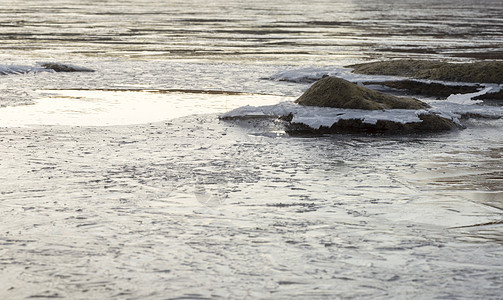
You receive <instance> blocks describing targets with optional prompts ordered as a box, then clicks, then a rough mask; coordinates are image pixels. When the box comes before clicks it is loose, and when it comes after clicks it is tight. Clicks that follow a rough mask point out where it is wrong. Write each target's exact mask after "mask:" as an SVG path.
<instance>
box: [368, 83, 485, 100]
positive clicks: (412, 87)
mask: <svg viewBox="0 0 503 300" xmlns="http://www.w3.org/2000/svg"><path fill="white" fill-rule="evenodd" d="M364 84H365V85H382V86H386V87H390V88H393V89H397V90H402V91H406V93H407V94H410V95H423V96H428V97H437V99H438V98H447V97H449V96H450V95H452V94H466V93H475V92H477V91H478V90H479V89H480V85H448V84H441V83H426V82H421V81H416V80H398V81H382V82H365V83H364Z"/></svg>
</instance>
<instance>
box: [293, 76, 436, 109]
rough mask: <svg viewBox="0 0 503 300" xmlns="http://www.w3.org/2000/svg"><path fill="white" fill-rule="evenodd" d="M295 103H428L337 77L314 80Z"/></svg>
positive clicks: (414, 105)
mask: <svg viewBox="0 0 503 300" xmlns="http://www.w3.org/2000/svg"><path fill="white" fill-rule="evenodd" d="M296 103H298V104H301V105H306V106H321V107H336V108H351V109H366V110H376V109H424V108H428V107H429V106H428V104H426V103H424V102H422V101H419V100H417V99H414V98H403V97H396V96H393V95H388V94H384V93H380V92H377V91H374V90H371V89H368V88H366V87H363V86H358V85H356V84H354V83H352V82H349V81H347V80H344V79H342V78H337V77H325V78H323V79H321V80H318V81H317V82H315V83H314V84H313V85H312V86H311V87H310V88H309V89H308V90H307V91H306V92H305V93H304V94H303V95H302V96H300V98H299V99H297V101H296Z"/></svg>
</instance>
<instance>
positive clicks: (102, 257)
mask: <svg viewBox="0 0 503 300" xmlns="http://www.w3.org/2000/svg"><path fill="white" fill-rule="evenodd" d="M502 29H503V6H502V5H501V3H500V1H420V2H416V1H406V0H403V1H342V0H341V1H311V2H308V3H306V2H302V1H296V0H293V1H292V0H290V1H254V2H251V1H248V2H241V1H212V2H211V3H206V2H205V1H157V2H153V1H140V0H138V1H79V2H78V3H77V2H74V1H63V0H59V1H58V0H53V1H22V2H21V1H15V2H12V1H9V2H7V1H4V2H0V40H1V44H0V48H1V51H0V60H1V61H0V67H8V68H10V69H13V68H12V66H13V65H16V66H21V67H19V68H17V67H16V68H17V70H25V71H26V72H27V73H25V74H10V75H3V76H0V91H1V94H0V110H3V111H8V112H9V113H11V114H12V116H15V117H13V118H12V119H13V120H11V121H10V122H11V123H9V124H7V123H5V122H6V121H5V120H0V168H1V171H0V296H1V298H6V299H25V298H69V299H103V298H105V299H220V298H225V299H228V298H230V299H291V298H298V299H334V298H372V299H376V298H377V299H389V298H396V299H411V298H414V299H432V298H435V299H439V298H442V299H446V298H447V299H453V298H456V299H473V298H485V299H501V298H502V295H503V294H502V293H503V275H502V274H503V243H502V241H503V231H502V224H501V222H502V209H503V189H502V183H503V173H502V169H503V160H502V155H503V154H502V153H503V135H502V133H501V128H503V120H502V119H470V120H464V121H463V122H464V125H465V126H466V129H464V130H459V131H454V132H450V133H443V134H432V135H411V136H398V137H396V136H368V135H329V136H320V137H292V136H289V135H287V134H286V133H285V132H284V131H283V130H282V126H281V123H278V122H271V123H270V122H262V121H256V122H252V121H241V122H224V121H220V120H219V119H218V115H219V114H220V113H223V112H225V111H226V110H229V109H231V108H233V107H235V106H240V105H246V104H251V105H253V104H258V103H262V102H263V101H281V100H282V99H291V98H295V97H297V96H298V95H299V94H300V93H301V92H302V91H303V90H304V89H305V88H307V87H308V84H307V83H294V82H285V81H276V80H271V79H270V78H275V76H274V75H275V74H278V73H279V72H284V71H286V70H288V71H291V72H292V74H309V73H313V74H318V73H323V72H325V71H327V72H328V71H330V70H333V69H336V68H340V66H343V65H346V64H348V63H353V62H361V61H367V60H371V59H383V58H386V59H387V58H395V57H398V58H409V57H413V58H435V59H447V60H455V61H470V60H472V59H480V58H501V52H502V46H501V45H502V43H503V33H502V32H503V30H502ZM40 61H51V62H62V63H71V64H76V65H79V66H84V67H88V68H92V69H94V70H96V72H93V73H66V74H64V73H50V72H39V71H31V72H28V70H29V69H30V68H34V69H36V68H35V66H37V62H40ZM20 73H23V72H20ZM268 78H269V79H268ZM174 90H176V92H173V91H174ZM201 91H206V92H201ZM208 91H211V92H212V93H211V94H210V93H208ZM223 92H225V93H223ZM268 97H270V98H268ZM191 99H192V100H191ZM275 99H277V100H275ZM58 101H59V102H58ZM61 101H65V102H64V103H65V106H64V107H63V105H61V104H60V103H62V102H61ZM201 101H203V103H206V104H204V105H201ZM51 102H52V103H55V105H53V106H49V107H48V108H44V109H42V107H46V106H42V104H44V105H47V104H48V103H49V104H50V103H51ZM125 103H127V105H128V107H127V108H128V109H129V110H128V112H129V113H131V111H132V114H133V116H134V114H135V113H136V114H140V112H141V113H144V112H143V110H141V109H143V108H152V109H151V110H146V111H147V112H145V114H146V115H142V116H141V118H139V117H140V116H139V115H138V119H134V118H133V119H131V118H130V116H129V115H128V118H127V119H126V121H124V122H123V123H120V124H121V125H118V124H115V123H113V122H112V121H110V122H112V123H110V125H107V126H105V125H106V124H108V123H107V120H99V121H100V122H98V121H96V120H97V119H96V118H94V119H93V117H94V116H98V118H105V117H103V116H104V115H101V113H103V112H115V113H116V115H117V114H118V115H119V117H121V116H122V115H120V114H125V113H124V110H123V109H124V106H125V105H126V104H125ZM131 103H132V104H133V109H132V110H131ZM26 104H31V105H26ZM135 104H136V106H137V108H138V110H135V109H134V105H135ZM155 110H161V111H162V110H166V111H169V113H170V114H169V116H168V114H167V115H166V117H164V119H163V118H162V114H160V115H157V114H156V117H154V116H153V111H155ZM1 113H2V111H0V114H1ZM26 114H29V117H28V120H25V119H26ZM37 114H38V115H37ZM40 114H46V115H49V116H51V117H49V118H47V117H45V118H40V120H42V121H36V120H39V119H36V118H38V117H39V116H40ZM62 116H65V117H66V119H64V120H68V119H70V120H71V119H72V116H73V120H75V122H74V123H71V124H68V123H65V122H63V121H62V120H63V118H62ZM108 116H109V115H108ZM159 116H160V117H159ZM87 117H89V118H87ZM158 118H161V119H158ZM17 119H19V123H17V124H16V120H17ZM30 120H31V121H32V123H33V124H35V125H30ZM80 120H83V121H82V122H84V121H85V123H82V124H79V123H78V122H81V121H80ZM140 120H141V121H140ZM145 120H150V121H145ZM101 121H103V122H101ZM2 122H3V123H2ZM12 122H14V123H12ZM93 122H95V123H93ZM114 124H115V125H114Z"/></svg>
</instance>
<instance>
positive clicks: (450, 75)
mask: <svg viewBox="0 0 503 300" xmlns="http://www.w3.org/2000/svg"><path fill="white" fill-rule="evenodd" d="M348 67H350V68H353V69H354V70H353V72H355V73H359V74H368V75H393V76H403V77H411V78H416V79H431V80H444V81H457V82H477V83H503V61H480V62H473V63H447V62H440V61H427V60H390V61H381V62H372V63H363V64H356V65H351V66H348Z"/></svg>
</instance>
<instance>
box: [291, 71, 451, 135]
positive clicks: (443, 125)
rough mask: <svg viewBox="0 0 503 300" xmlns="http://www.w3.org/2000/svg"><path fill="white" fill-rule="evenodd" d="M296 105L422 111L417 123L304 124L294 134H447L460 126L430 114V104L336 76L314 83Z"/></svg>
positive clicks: (348, 121)
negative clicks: (433, 132)
mask: <svg viewBox="0 0 503 300" xmlns="http://www.w3.org/2000/svg"><path fill="white" fill-rule="evenodd" d="M296 103H298V104H300V105H306V106H318V107H331V108H342V109H361V110H394V109H395V110H396V109H401V110H422V111H421V113H417V117H418V118H419V120H418V121H417V122H405V123H403V122H397V121H394V120H385V119H383V120H377V121H376V122H365V121H364V119H360V118H352V119H340V120H338V121H337V122H335V123H333V124H332V125H331V126H330V127H327V126H320V128H314V129H313V128H308V127H305V126H302V124H295V123H294V124H293V125H292V126H290V128H289V130H290V131H291V132H295V131H299V132H305V131H308V132H313V131H319V132H322V133H337V132H383V133H398V132H404V133H412V132H425V131H445V130H450V129H453V128H456V127H458V126H457V124H456V123H455V122H454V121H452V120H449V119H446V118H444V117H441V116H438V115H436V114H434V113H431V112H428V111H426V110H424V109H426V108H429V105H428V104H426V103H424V102H422V101H419V100H417V99H414V98H404V97H396V96H392V95H388V94H384V93H380V92H377V91H374V90H371V89H368V88H365V87H362V86H358V85H356V84H354V83H351V82H349V81H347V80H344V79H341V78H336V77H325V78H323V79H321V80H319V81H317V82H316V83H314V84H313V85H312V86H311V87H310V88H309V89H308V90H307V91H306V92H305V93H304V94H303V95H302V96H301V97H300V98H299V99H297V101H296Z"/></svg>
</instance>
